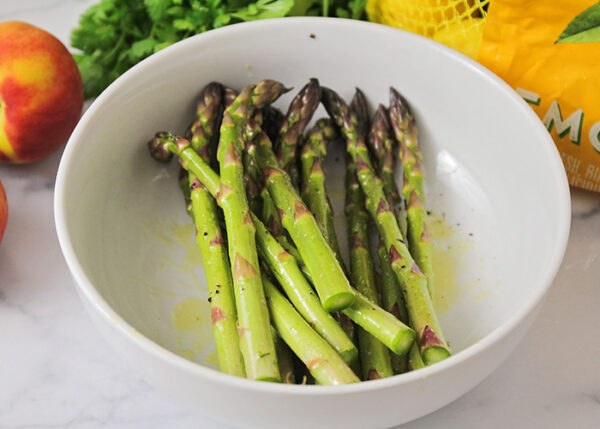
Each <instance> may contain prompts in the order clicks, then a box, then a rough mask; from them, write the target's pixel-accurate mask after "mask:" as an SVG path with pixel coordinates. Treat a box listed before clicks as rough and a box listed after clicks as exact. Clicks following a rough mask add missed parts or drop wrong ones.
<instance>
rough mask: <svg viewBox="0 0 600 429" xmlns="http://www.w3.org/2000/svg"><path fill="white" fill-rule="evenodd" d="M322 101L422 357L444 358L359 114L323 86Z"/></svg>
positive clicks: (421, 281)
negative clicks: (353, 172) (343, 145)
mask: <svg viewBox="0 0 600 429" xmlns="http://www.w3.org/2000/svg"><path fill="white" fill-rule="evenodd" d="M323 103H324V104H325V108H326V109H327V111H328V113H329V115H330V116H331V117H332V118H333V119H334V121H335V122H336V123H337V125H338V126H339V127H340V129H341V130H342V133H343V134H344V136H345V138H346V149H347V152H348V154H349V155H350V156H351V157H352V159H353V161H354V162H355V163H356V168H357V176H358V180H359V182H360V185H361V188H362V190H363V192H364V193H365V196H366V207H367V210H368V211H369V213H370V214H371V217H372V218H373V220H374V221H375V223H376V225H377V228H378V230H379V234H380V235H381V236H382V238H383V239H384V242H385V247H386V251H387V253H388V255H389V258H390V264H391V266H392V269H393V270H394V273H395V274H396V276H397V278H398V281H399V283H400V285H401V286H402V287H403V292H404V295H405V299H406V304H407V307H408V312H409V315H410V319H411V321H412V323H413V326H414V328H415V330H416V332H417V338H418V341H419V347H420V351H421V354H422V355H423V359H424V361H425V363H426V364H428V365H430V364H432V363H435V362H438V361H440V360H443V359H445V358H447V357H449V356H450V350H449V348H448V346H447V344H446V341H445V340H444V336H443V333H442V330H441V328H440V324H439V322H438V320H437V316H436V314H435V310H434V308H433V304H432V302H431V297H430V296H429V292H428V290H427V278H426V277H425V276H424V275H423V273H422V272H421V270H420V269H419V267H418V265H417V264H416V263H415V262H414V260H413V258H412V256H411V255H410V252H409V250H408V247H407V246H406V243H405V241H404V238H403V236H402V232H401V230H400V227H399V226H398V222H397V221H396V217H395V216H394V214H393V212H392V210H391V208H390V206H389V204H388V202H387V199H386V197H385V193H384V191H383V183H382V181H381V179H380V178H379V177H378V176H377V175H376V174H375V171H374V169H373V166H372V165H371V160H370V159H369V153H368V150H367V146H366V145H365V142H364V139H363V138H362V136H361V135H359V134H358V131H357V129H356V121H357V120H356V116H355V115H354V114H353V113H351V112H350V111H349V108H348V105H347V104H346V103H345V102H344V100H342V99H341V97H340V96H339V95H338V94H337V93H335V92H334V91H332V90H330V89H326V88H323Z"/></svg>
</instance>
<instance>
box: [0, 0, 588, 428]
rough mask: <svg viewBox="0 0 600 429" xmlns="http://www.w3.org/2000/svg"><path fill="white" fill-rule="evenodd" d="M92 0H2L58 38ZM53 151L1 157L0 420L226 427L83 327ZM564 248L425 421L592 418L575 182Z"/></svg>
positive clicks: (583, 240)
mask: <svg viewBox="0 0 600 429" xmlns="http://www.w3.org/2000/svg"><path fill="white" fill-rule="evenodd" d="M93 2H94V1H91V0H19V1H8V0H2V1H1V2H0V22H1V21H6V20H12V19H17V20H22V21H27V22H30V23H32V24H34V25H37V26H39V27H42V28H44V29H46V30H48V31H50V32H51V33H53V34H54V35H56V36H57V37H58V38H59V39H61V40H62V41H63V42H64V43H67V42H68V38H69V33H70V29H71V28H72V27H74V26H75V25H76V23H77V20H78V16H79V14H80V13H81V12H82V11H83V10H85V9H86V7H87V6H88V5H89V4H91V3H93ZM60 155H61V154H60V153H56V154H54V155H52V156H50V157H49V158H47V159H45V160H43V161H41V162H38V163H35V164H32V165H25V166H11V165H0V179H1V180H2V182H3V183H4V187H5V189H6V192H7V194H8V201H9V210H10V212H9V221H8V227H7V230H6V233H5V237H4V240H3V241H2V245H0V428H66V427H69V428H100V427H109V428H164V427H176V428H192V427H193V428H217V429H226V428H228V427H227V426H225V425H222V424H219V423H216V422H214V421H212V420H209V419H207V418H206V417H204V416H202V415H199V414H198V413H196V412H195V411H194V410H193V409H189V408H185V407H183V406H182V405H180V404H179V403H177V402H176V401H174V400H173V399H171V398H169V397H168V396H166V395H164V394H163V393H161V392H159V391H156V390H154V389H153V388H152V387H151V386H150V385H149V384H148V383H146V382H145V381H144V380H143V379H142V378H141V376H140V375H139V374H138V373H136V371H135V369H134V368H133V366H132V365H130V364H129V363H127V362H123V361H122V360H121V359H120V358H119V357H118V356H117V355H116V354H115V353H114V351H113V350H112V349H111V348H110V347H109V346H108V345H107V344H106V343H105V342H104V340H103V339H102V338H101V337H100V335H99V333H98V332H97V331H96V329H95V328H94V327H93V326H92V324H91V322H90V320H89V318H88V316H87V314H85V312H84V309H83V307H82V305H81V303H80V301H79V298H78V297H77V294H76V291H75V287H74V285H73V283H72V281H71V278H70V275H69V272H68V270H67V267H66V265H65V263H64V260H63V257H62V254H61V252H60V249H59V246H58V241H57V238H56V232H55V229H54V218H53V212H52V199H53V188H54V180H55V175H56V170H57V167H58V162H59V160H60ZM572 203H573V209H572V213H573V221H572V227H571V237H570V241H569V246H568V249H567V253H566V256H565V259H564V262H563V264H562V267H561V269H560V271H559V273H558V276H557V278H556V281H555V282H554V285H553V287H552V289H551V290H550V292H549V294H548V297H547V299H546V301H545V303H544V306H543V308H542V310H541V312H540V314H539V316H538V318H537V320H536V322H535V323H534V325H533V327H532V328H531V330H530V331H529V332H528V334H527V335H526V337H525V339H524V340H523V342H522V343H521V344H520V345H519V346H518V348H517V349H516V350H515V352H514V353H513V354H512V355H511V357H510V358H509V359H508V360H507V361H506V362H505V363H504V364H503V365H502V366H501V367H500V368H499V369H498V370H496V371H495V372H494V373H493V374H492V375H491V376H490V377H488V378H487V379H486V380H485V381H483V382H482V383H481V384H480V385H479V386H478V387H476V388H475V389H473V390H472V391H471V392H469V393H467V394H466V395H465V396H464V397H462V398H461V399H459V400H457V401H456V402H454V403H452V404H450V405H448V406H446V407H445V408H443V409H441V410H439V411H437V412H435V413H433V414H431V415H429V416H426V417H424V418H421V419H419V420H417V421H415V422H412V423H409V424H408V425H406V427H410V428H417V429H426V428H438V427H445V428H492V429H495V428H498V429H500V428H506V427H516V428H563V427H576V428H581V429H583V428H598V427H600V370H599V365H600V334H598V327H599V326H600V195H599V194H592V193H587V192H584V191H580V190H576V189H572Z"/></svg>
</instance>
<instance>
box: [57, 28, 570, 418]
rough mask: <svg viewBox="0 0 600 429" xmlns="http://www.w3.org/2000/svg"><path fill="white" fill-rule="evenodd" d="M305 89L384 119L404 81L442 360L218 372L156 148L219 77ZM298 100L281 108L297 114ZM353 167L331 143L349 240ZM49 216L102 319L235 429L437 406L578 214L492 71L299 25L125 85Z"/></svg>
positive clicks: (151, 370) (173, 384) (177, 58)
mask: <svg viewBox="0 0 600 429" xmlns="http://www.w3.org/2000/svg"><path fill="white" fill-rule="evenodd" d="M311 77H317V78H318V79H319V80H320V82H321V83H322V84H323V85H325V86H329V87H331V88H333V89H335V90H336V91H338V92H339V93H340V94H341V95H342V96H343V97H345V98H346V99H349V98H350V97H351V96H352V94H353V91H354V88H355V87H359V88H361V89H362V90H363V91H364V93H365V94H366V95H367V97H368V99H369V102H370V103H371V107H373V108H374V107H376V106H377V104H378V103H384V104H387V103H388V89H389V87H390V86H394V87H395V88H397V89H398V90H399V91H400V92H402V93H403V94H404V96H405V97H406V99H407V100H408V101H409V103H410V105H411V107H412V110H413V112H414V114H415V117H416V121H417V124H418V126H419V130H420V136H421V145H422V150H423V156H424V160H425V161H424V170H425V174H426V185H427V196H428V198H427V206H428V209H429V210H431V212H432V224H433V225H434V227H433V236H434V239H435V241H436V249H437V250H436V255H435V258H436V259H435V260H436V285H437V286H436V288H437V296H436V300H435V302H436V306H437V308H438V312H439V316H440V321H441V324H442V326H443V328H444V331H445V334H446V337H447V338H448V339H449V341H450V344H451V348H452V350H453V356H452V357H451V358H449V359H447V360H445V361H443V362H441V363H438V364H435V365H433V366H430V367H428V368H425V369H422V370H418V371H414V372H411V373H407V374H402V375H398V376H394V377H391V378H387V379H382V380H375V381H369V382H364V383H359V384H354V385H345V386H332V387H324V386H314V385H313V386H306V385H282V384H274V383H266V382H256V381H251V380H246V379H241V378H235V377H232V376H228V375H224V374H222V373H219V372H218V371H217V370H216V369H214V350H213V345H212V339H211V331H210V317H209V313H208V303H207V302H206V298H207V294H206V288H205V284H204V276H203V271H202V268H201V258H200V255H199V252H198V250H197V249H196V247H195V244H194V241H193V228H192V226H191V223H190V220H189V218H188V216H187V214H186V213H185V211H184V206H183V202H182V196H181V194H180V191H179V189H178V187H177V171H178V165H177V164H176V163H175V162H173V163H171V165H167V166H166V165H163V164H158V163H156V162H155V161H153V160H152V159H150V157H149V155H148V151H147V148H146V142H147V141H148V140H149V139H150V138H151V137H152V136H153V134H154V132H155V131H157V130H171V131H174V132H179V133H182V132H183V131H184V130H185V128H186V126H187V125H188V123H189V122H190V120H191V119H192V116H193V108H194V104H195V98H196V97H197V95H198V93H199V91H200V90H201V89H202V87H203V86H204V85H205V84H207V83H208V82H210V81H213V80H216V81H220V82H222V83H224V84H227V85H229V86H232V87H234V88H237V89H240V88H242V87H243V86H244V85H247V84H249V83H256V82H257V81H259V80H261V79H264V78H271V79H277V80H279V81H281V82H283V83H284V84H286V85H288V86H293V87H295V88H296V89H299V88H300V87H301V86H302V85H303V84H304V83H306V82H307V81H308V79H309V78H311ZM293 93H294V91H292V92H291V93H290V94H287V95H286V96H285V97H283V98H282V99H281V100H280V101H279V102H278V104H277V105H278V106H279V107H282V108H285V106H286V105H287V103H289V101H290V99H291V97H292V95H293ZM323 114H324V111H323V110H322V108H321V110H320V111H319V112H318V113H317V115H316V117H320V116H321V115H323ZM342 155H343V154H342V150H341V149H340V148H337V149H334V150H333V153H332V154H331V155H330V156H329V158H328V160H327V166H326V171H328V172H329V173H328V180H329V182H330V183H329V186H330V194H331V198H332V200H333V201H334V206H335V207H334V208H335V209H336V212H337V217H336V219H337V220H338V223H337V227H338V228H339V236H340V237H344V236H345V233H344V228H343V216H342V214H343V210H342V209H341V206H340V204H341V201H342V200H343V187H342V184H341V183H342V182H341V178H342V177H343V156H342ZM55 214H56V228H57V232H58V237H59V240H60V245H61V248H62V251H63V253H64V256H65V259H66V262H67V264H68V266H69V269H70V270H71V273H72V276H73V278H74V281H75V284H76V285H77V290H78V291H79V293H80V295H81V298H82V300H83V303H84V304H85V307H86V308H87V310H88V312H89V314H90V316H91V318H92V319H93V320H94V322H95V324H96V325H97V326H98V328H99V330H100V331H101V332H102V334H103V335H104V337H105V338H106V339H107V340H108V342H109V343H110V344H112V345H113V346H114V347H115V349H116V350H117V351H118V352H119V353H121V354H122V355H123V356H124V357H125V359H126V360H127V361H128V362H130V363H131V364H132V366H133V367H134V368H135V370H137V371H140V372H141V373H142V374H144V376H145V377H147V379H148V380H150V381H151V382H152V383H153V384H154V385H155V386H157V388H159V389H162V390H164V391H165V392H167V393H168V394H170V395H173V396H174V397H176V398H178V400H180V401H182V402H185V403H188V404H190V405H191V406H192V407H194V408H195V409H197V410H201V411H202V412H203V413H205V414H206V415H208V416H210V417H212V418H214V419H217V420H220V421H224V422H228V423H230V424H233V425H237V426H240V427H252V428H254V427H256V428H263V429H264V428H281V427H287V428H305V427H311V428H321V427H322V428H336V427H340V428H346V429H349V428H361V429H364V428H381V427H389V426H393V425H396V424H400V423H403V422H407V421H410V420H412V419H415V418H418V417H420V416H423V415H425V414H427V413H431V412H433V411H434V410H436V409H438V408H440V407H442V406H444V405H446V404H448V403H449V402H451V401H453V400H455V399H457V398H458V397H460V396H461V395H463V394H464V393H465V392H467V391H468V390H469V389H471V388H473V387H474V386H475V385H476V384H477V383H479V382H480V381H482V380H483V379H484V378H485V377H486V376H488V375H489V374H490V373H491V372H492V371H493V370H494V369H495V368H496V367H497V366H498V365H499V364H500V363H501V362H502V361H503V360H504V359H505V358H506V357H507V356H508V354H509V353H510V352H511V351H512V350H513V349H514V348H515V346H516V345H517V343H518V342H519V340H520V339H521V338H522V337H523V335H524V334H525V332H526V331H527V328H528V327H529V326H530V324H531V322H532V320H533V319H534V317H535V315H536V313H537V310H538V308H539V306H540V303H541V302H542V298H543V297H544V294H545V293H546V291H547V290H548V288H549V286H550V285H551V283H552V280H553V278H554V276H555V274H556V271H557V269H558V267H559V265H560V262H561V259H562V257H563V252H564V250H565V246H566V243H567V237H568V232H569V223H570V203H569V189H568V186H567V180H566V176H565V172H564V169H563V166H562V163H561V160H560V157H559V155H558V152H557V150H556V148H555V146H554V144H553V142H552V140H551V138H550V137H549V135H548V133H547V132H546V130H545V129H544V127H543V125H542V123H541V122H540V120H539V119H538V118H537V117H536V116H535V114H534V113H533V111H532V110H531V109H530V108H529V107H528V106H527V104H526V103H525V102H524V101H523V100H522V99H521V98H520V97H519V96H518V95H517V94H516V93H515V92H514V91H513V90H512V89H511V88H510V87H509V86H508V85H506V84H505V83H504V82H502V81H501V80H500V79H499V78H498V77H496V76H495V75H494V74H492V73H491V72H489V71H488V70H486V69H485V68H484V67H482V66H480V65H478V64H477V63H475V62H474V61H471V60H470V59H468V58H466V57H465V56H462V55H461V54H459V53H457V52H455V51H452V50H450V49H448V48H446V47H444V46H442V45H440V44H437V43H435V42H432V41H430V40H427V39H425V38H422V37H419V36H415V35H412V34H409V33H405V32H402V31H399V30H396V29H392V28H388V27H383V26H379V25H376V24H370V23H365V22H355V21H347V20H335V19H319V18H289V19H280V20H267V21H257V22H252V23H245V24H240V25H233V26H230V27H226V28H223V29H219V30H215V31H210V32H207V33H204V34H201V35H198V36H195V37H191V38H189V39H187V40H185V41H182V42H180V43H177V44H175V45H173V46H171V47H169V48H167V49H164V50H163V51H161V52H159V53H157V54H155V55H153V56H151V57H150V58H148V59H146V60H145V61H143V62H141V63H140V64H138V65H137V66H135V67H133V68H132V69H131V70H129V71H128V72H127V73H125V74H124V75H123V76H121V77H120V78H119V79H118V80H117V81H115V82H114V83H113V84H112V85H111V86H110V87H109V88H108V89H107V90H106V91H104V93H102V95H101V96H100V97H98V98H97V99H96V100H95V101H94V103H93V104H92V106H91V107H90V108H89V109H88V110H87V112H86V113H85V115H84V116H83V118H82V119H81V121H80V122H79V124H78V126H77V128H76V129H75V131H74V132H73V134H72V136H71V138H70V140H69V142H68V144H67V147H66V150H65V152H64V155H63V158H62V161H61V163H60V168H59V172H58V178H57V182H56V194H55ZM436 225H437V226H436ZM515 393H516V392H515Z"/></svg>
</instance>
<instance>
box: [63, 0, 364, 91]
mask: <svg viewBox="0 0 600 429" xmlns="http://www.w3.org/2000/svg"><path fill="white" fill-rule="evenodd" d="M366 2H367V0H350V1H348V0H143V1H140V0H101V1H100V2H99V3H98V4H95V5H93V6H91V7H90V8H89V9H88V10H87V11H86V12H85V13H84V14H83V15H82V16H81V18H80V21H79V26H78V27H77V28H75V29H74V30H73V31H72V33H71V45H72V46H73V47H74V48H77V49H79V50H80V51H81V52H80V53H76V54H74V57H75V60H76V61H77V64H78V65H79V70H80V72H81V76H82V78H83V82H84V87H85V95H86V98H89V97H95V96H97V95H98V94H100V93H101V92H102V91H103V90H104V89H105V88H106V87H107V86H108V85H109V84H110V83H111V82H112V81H114V80H115V79H116V78H117V77H119V76H120V75H121V74H123V73H124V72H125V71H127V70H128V69H129V68H130V67H132V66H134V65H135V64H137V63H138V62H140V61H141V60H143V59H144V58H146V57H147V56H149V55H151V54H153V53H155V52H158V51H160V50H161V49H164V48H166V47H167V46H169V45H172V44H173V43H175V42H178V41H180V40H183V39H185V38H187V37H189V36H192V35H194V34H197V33H202V32H204V31H207V30H211V29H213V28H218V27H222V26H225V25H228V24H233V23H236V22H243V21H253V20H256V19H266V18H280V17H284V16H305V15H306V16H336V17H340V18H351V19H364V17H365V16H364V15H365V6H366Z"/></svg>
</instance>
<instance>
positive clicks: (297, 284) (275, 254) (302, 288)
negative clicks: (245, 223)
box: [254, 219, 358, 363]
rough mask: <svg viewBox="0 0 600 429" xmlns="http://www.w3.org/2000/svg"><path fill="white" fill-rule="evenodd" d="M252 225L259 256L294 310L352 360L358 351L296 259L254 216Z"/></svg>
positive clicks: (346, 360)
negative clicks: (254, 228) (321, 299)
mask: <svg viewBox="0 0 600 429" xmlns="http://www.w3.org/2000/svg"><path fill="white" fill-rule="evenodd" d="M254 224H255V225H256V241H257V243H258V248H259V252H260V256H261V258H262V260H263V261H265V263H266V264H267V266H268V267H269V270H270V271H271V272H272V273H273V275H274V276H275V278H276V279H277V281H278V282H279V284H280V285H281V286H282V288H283V290H284V291H285V293H286V295H287V296H288V299H289V300H290V301H291V302H292V304H293V305H294V307H296V310H298V312H299V313H300V314H301V315H302V317H304V319H305V320H306V321H307V322H308V323H309V324H310V325H311V326H312V327H313V329H314V330H315V331H316V332H317V333H318V334H319V335H321V337H323V338H324V339H325V340H326V341H327V342H328V343H329V344H330V345H331V346H332V347H333V348H334V349H335V350H336V351H337V352H338V353H339V354H340V356H341V357H342V358H343V359H344V361H345V362H347V363H351V362H353V361H355V360H356V358H357V357H358V350H357V349H356V347H355V346H354V344H353V343H352V341H350V340H349V339H348V337H347V336H346V335H345V334H344V331H343V330H342V328H341V327H340V326H339V325H338V324H337V323H336V321H335V320H334V319H333V317H332V316H331V315H330V314H329V313H328V312H327V311H325V309H324V308H323V306H322V305H321V303H320V302H319V299H318V298H317V296H316V295H315V293H314V292H313V290H312V288H311V287H310V285H309V284H308V282H307V281H306V278H305V277H304V275H303V274H302V272H301V271H300V268H299V267H298V264H297V262H296V259H295V258H294V257H293V256H292V255H290V254H289V253H288V252H286V251H285V250H284V249H283V247H282V246H281V244H280V243H279V242H278V241H277V240H275V239H274V238H273V236H272V235H271V234H269V232H268V231H267V228H266V227H265V225H263V223H262V222H260V220H258V219H255V220H254Z"/></svg>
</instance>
